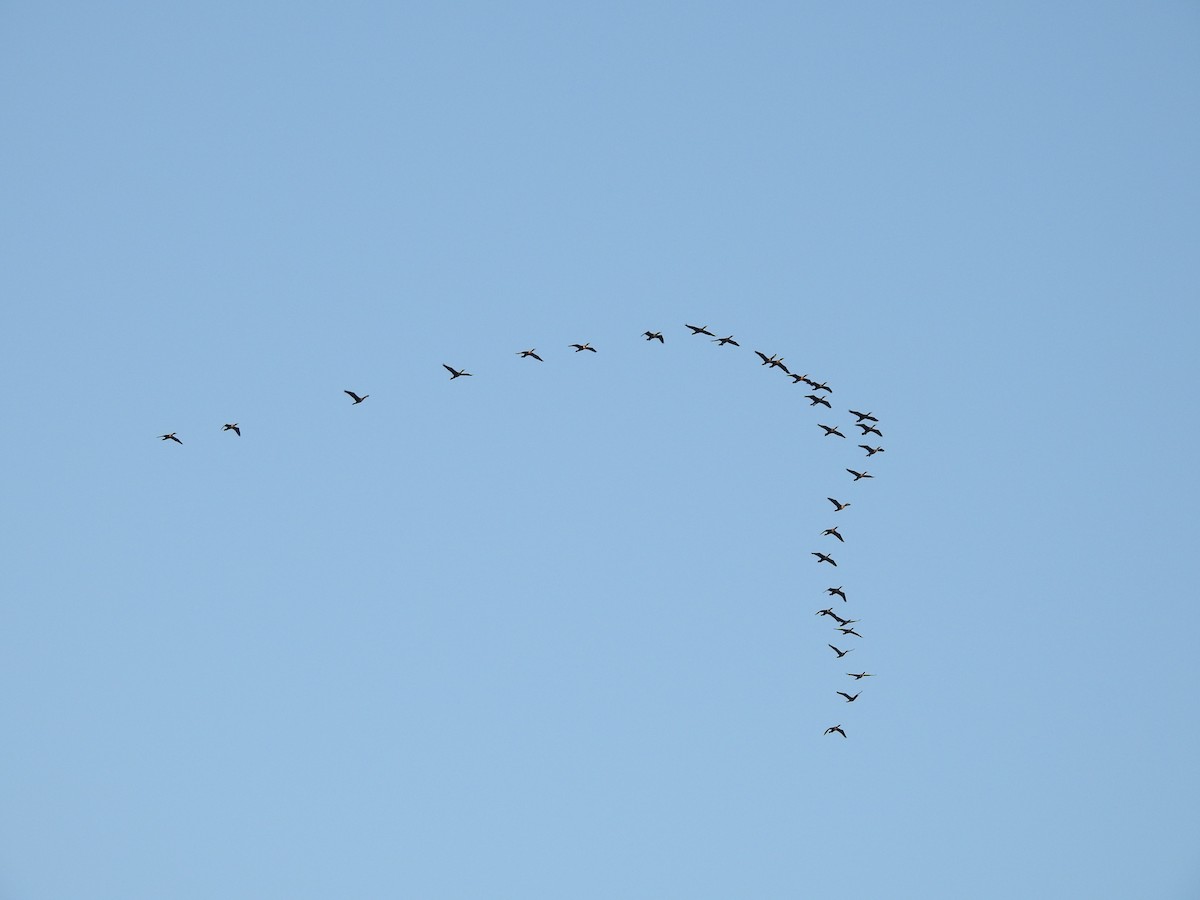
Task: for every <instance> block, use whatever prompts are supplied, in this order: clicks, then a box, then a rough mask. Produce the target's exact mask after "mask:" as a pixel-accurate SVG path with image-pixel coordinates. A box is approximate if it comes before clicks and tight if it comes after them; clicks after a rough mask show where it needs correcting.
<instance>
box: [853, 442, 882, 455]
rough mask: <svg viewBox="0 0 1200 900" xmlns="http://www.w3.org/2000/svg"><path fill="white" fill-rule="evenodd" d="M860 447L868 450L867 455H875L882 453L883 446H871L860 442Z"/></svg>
mask: <svg viewBox="0 0 1200 900" xmlns="http://www.w3.org/2000/svg"><path fill="white" fill-rule="evenodd" d="M858 446H859V447H861V448H862V449H864V450H866V451H867V456H874V455H875V454H876V453H882V452H883V448H882V447H870V446H868V445H866V444H859V445H858Z"/></svg>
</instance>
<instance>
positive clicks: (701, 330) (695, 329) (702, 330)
mask: <svg viewBox="0 0 1200 900" xmlns="http://www.w3.org/2000/svg"><path fill="white" fill-rule="evenodd" d="M684 327H686V328H690V329H692V336H693V337H694V336H695V335H697V334H707V335H708V336H709V337H716V335H715V334H713V333H712V332H711V331H709V330H708V326H707V325H699V326H697V325H688V324H687V323H686V322H685V323H684Z"/></svg>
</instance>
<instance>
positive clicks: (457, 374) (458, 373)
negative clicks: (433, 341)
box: [442, 363, 472, 381]
mask: <svg viewBox="0 0 1200 900" xmlns="http://www.w3.org/2000/svg"><path fill="white" fill-rule="evenodd" d="M442 368H443V369H445V370H446V371H447V372H449V373H450V380H451V381H453V380H454V379H455V378H462V377H463V376H464V375H465V376H466V377H467V378H470V377H472V376H471V373H470V372H468V371H467V370H466V369H456V368H454V367H453V366H448V365H446V364H445V363H442Z"/></svg>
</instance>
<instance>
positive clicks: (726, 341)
mask: <svg viewBox="0 0 1200 900" xmlns="http://www.w3.org/2000/svg"><path fill="white" fill-rule="evenodd" d="M713 343H714V344H716V345H717V346H719V347H724V346H725V345H726V344H733V346H735V347H740V346H742V345H741V344H739V343H738V342H737V341H735V340H734V339H733V335H732V334H731V335H730V336H729V337H723V338H716V339H714V340H713Z"/></svg>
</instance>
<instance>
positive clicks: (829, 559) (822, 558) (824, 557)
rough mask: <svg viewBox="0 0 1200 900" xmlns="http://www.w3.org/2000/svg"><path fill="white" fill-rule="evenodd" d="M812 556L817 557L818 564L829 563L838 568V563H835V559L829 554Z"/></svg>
mask: <svg viewBox="0 0 1200 900" xmlns="http://www.w3.org/2000/svg"><path fill="white" fill-rule="evenodd" d="M810 555H812V556H815V557H816V558H817V562H819V563H823V562H827V563H829V564H830V565H831V566H836V565H837V563H835V562H834V561H833V557H832V556H830V555H829V554H828V553H813V554H810Z"/></svg>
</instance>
